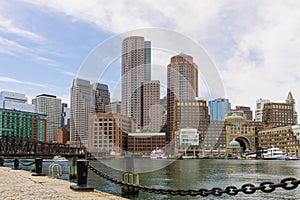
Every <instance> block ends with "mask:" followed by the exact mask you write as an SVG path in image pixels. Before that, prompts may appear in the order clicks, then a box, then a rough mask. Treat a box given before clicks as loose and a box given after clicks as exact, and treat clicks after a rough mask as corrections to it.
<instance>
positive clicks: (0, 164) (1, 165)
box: [0, 157, 4, 167]
mask: <svg viewBox="0 0 300 200" xmlns="http://www.w3.org/2000/svg"><path fill="white" fill-rule="evenodd" d="M3 165H4V159H3V158H2V157H1V158H0V167H3Z"/></svg>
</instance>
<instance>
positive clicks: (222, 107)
mask: <svg viewBox="0 0 300 200" xmlns="http://www.w3.org/2000/svg"><path fill="white" fill-rule="evenodd" d="M208 106H209V114H210V120H224V118H225V117H226V115H227V113H228V112H229V111H230V110H231V103H230V102H229V99H225V98H217V99H214V100H210V101H208Z"/></svg>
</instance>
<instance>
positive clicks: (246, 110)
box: [235, 106, 252, 121]
mask: <svg viewBox="0 0 300 200" xmlns="http://www.w3.org/2000/svg"><path fill="white" fill-rule="evenodd" d="M235 109H236V110H240V111H243V112H244V117H245V119H246V120H248V121H252V110H251V108H250V107H248V106H236V107H235Z"/></svg>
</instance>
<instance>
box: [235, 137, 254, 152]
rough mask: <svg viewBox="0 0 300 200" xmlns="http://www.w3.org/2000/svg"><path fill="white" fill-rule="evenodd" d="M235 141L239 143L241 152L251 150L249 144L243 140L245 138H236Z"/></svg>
mask: <svg viewBox="0 0 300 200" xmlns="http://www.w3.org/2000/svg"><path fill="white" fill-rule="evenodd" d="M235 140H236V141H237V142H238V143H240V145H241V147H242V149H243V152H245V151H246V150H249V149H251V146H250V142H249V140H248V139H247V138H245V137H236V138H235Z"/></svg>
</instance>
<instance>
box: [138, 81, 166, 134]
mask: <svg viewBox="0 0 300 200" xmlns="http://www.w3.org/2000/svg"><path fill="white" fill-rule="evenodd" d="M142 97H143V98H142V102H143V103H142V106H143V107H142V113H143V117H142V125H143V131H147V132H149V131H150V132H160V130H161V128H162V121H161V120H162V118H161V108H160V82H159V81H144V82H143V86H142Z"/></svg>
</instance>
